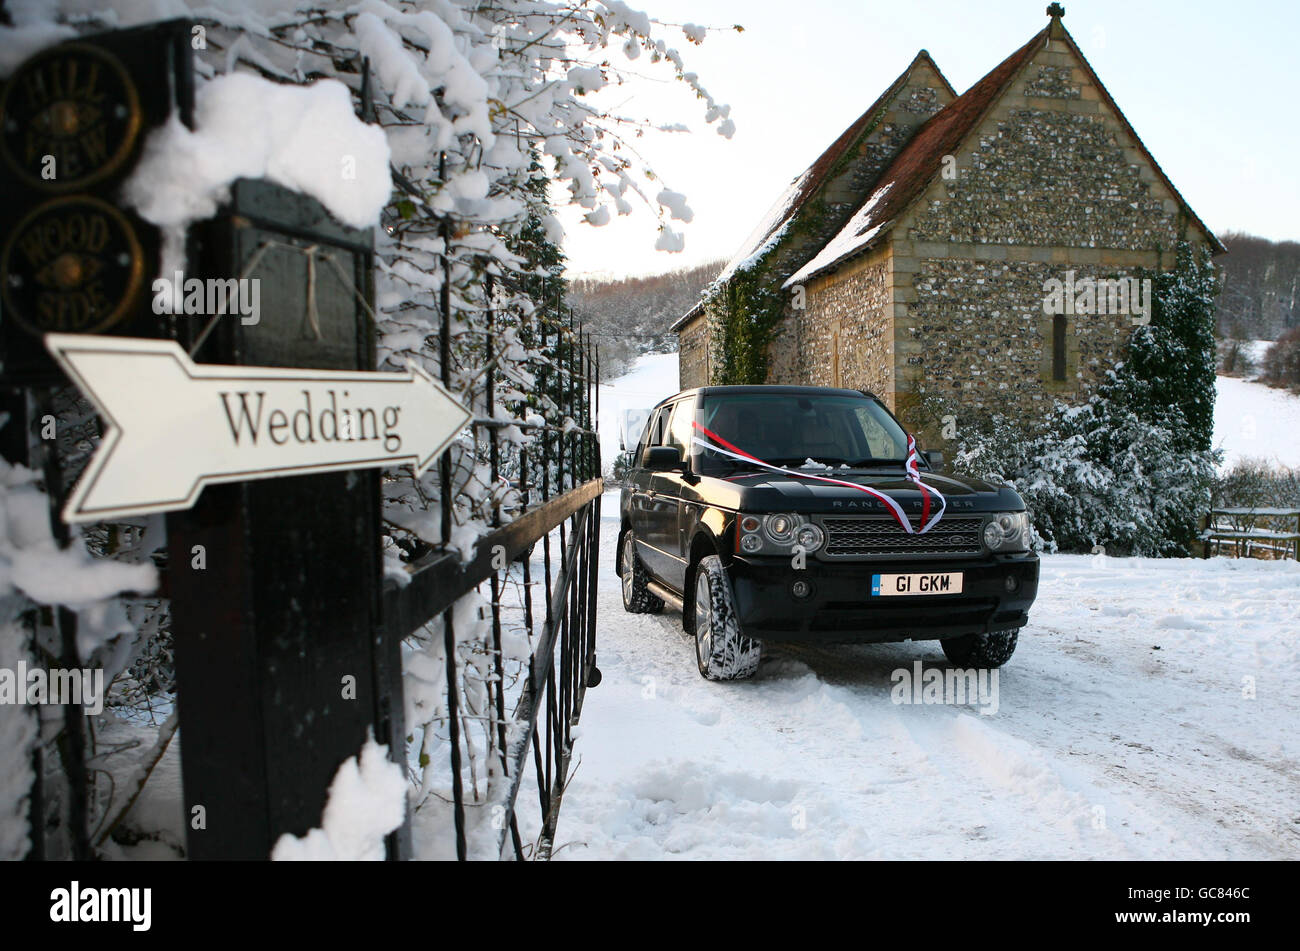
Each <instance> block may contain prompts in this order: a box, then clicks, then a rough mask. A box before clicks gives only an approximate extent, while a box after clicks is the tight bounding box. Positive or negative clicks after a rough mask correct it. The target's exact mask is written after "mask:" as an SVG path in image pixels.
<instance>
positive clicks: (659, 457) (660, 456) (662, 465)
mask: <svg viewBox="0 0 1300 951" xmlns="http://www.w3.org/2000/svg"><path fill="white" fill-rule="evenodd" d="M645 467H646V468H647V469H649V470H650V471H651V472H672V471H673V470H677V471H678V472H680V471H682V469H683V466H682V454H681V453H680V452H678V451H677V450H676V449H674V448H673V447H672V446H651V447H650V448H649V449H647V450H646V451H645Z"/></svg>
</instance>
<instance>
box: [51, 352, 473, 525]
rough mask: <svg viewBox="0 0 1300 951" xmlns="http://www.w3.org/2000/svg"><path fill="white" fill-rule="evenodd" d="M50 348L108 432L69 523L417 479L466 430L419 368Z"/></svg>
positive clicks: (460, 413) (466, 416)
mask: <svg viewBox="0 0 1300 951" xmlns="http://www.w3.org/2000/svg"><path fill="white" fill-rule="evenodd" d="M45 344H46V346H47V347H48V348H49V350H50V352H51V353H52V354H53V355H54V358H55V360H57V361H58V363H59V366H60V367H62V369H63V371H64V372H65V373H66V374H67V375H68V378H69V379H71V380H72V381H73V382H74V383H76V384H77V386H78V388H79V389H80V390H81V392H82V393H84V394H85V395H86V397H87V398H88V399H89V400H90V401H91V402H92V403H93V404H94V406H95V409H96V410H97V411H98V412H99V413H100V415H101V416H102V417H103V418H104V420H105V421H106V423H107V427H106V430H105V432H104V436H103V441H102V442H101V444H100V446H99V448H98V449H97V450H96V452H95V455H94V457H93V458H92V459H91V460H90V464H89V465H88V466H87V467H86V471H85V473H84V474H83V475H82V477H81V479H80V481H79V482H78V483H77V486H76V488H75V489H74V490H73V492H72V495H71V496H70V497H69V499H68V501H67V504H66V505H65V507H64V510H63V518H64V520H65V521H67V522H93V521H100V520H103V519H108V518H119V517H123V516H127V515H145V514H149V513H152V512H171V511H176V510H179V509H187V508H189V507H191V506H192V505H193V504H194V502H195V500H196V499H197V498H198V496H199V493H200V492H201V491H202V490H203V487H204V486H205V485H209V484H214V483H220V482H245V481H249V480H253V479H270V478H275V477H277V476H291V475H306V474H308V473H314V472H332V471H338V470H342V469H365V468H374V467H382V466H396V465H401V464H404V463H410V464H411V465H413V466H414V467H415V471H416V474H417V475H418V474H420V473H423V472H424V471H425V470H426V469H428V468H429V466H431V465H432V464H433V463H434V462H435V461H436V460H437V459H438V457H439V456H441V455H442V453H443V451H444V450H445V449H446V448H447V445H448V444H449V443H450V442H451V440H452V439H453V438H454V437H455V435H456V433H458V432H460V430H461V429H462V428H463V427H464V426H465V425H466V424H467V423H468V422H469V420H470V418H471V416H470V413H469V411H468V410H466V409H465V407H464V406H462V405H461V404H460V403H459V402H458V401H457V400H456V399H455V398H454V397H453V396H452V395H451V394H450V393H448V392H447V391H446V390H445V389H443V387H442V386H440V385H439V384H438V383H437V382H436V381H435V380H434V379H433V378H432V377H430V376H429V375H428V374H427V373H426V372H425V371H424V370H423V369H422V368H420V367H417V366H412V367H411V368H410V369H409V370H408V371H407V372H405V373H375V372H363V371H349V370H296V369H280V368H273V367H247V366H244V367H235V366H213V365H208V364H196V363H194V362H193V361H192V360H191V359H190V358H189V356H188V355H187V354H186V353H185V351H184V350H183V349H181V347H180V345H179V344H178V343H176V341H174V340H145V339H135V338H128V337H92V336H86V335H81V334H46V336H45Z"/></svg>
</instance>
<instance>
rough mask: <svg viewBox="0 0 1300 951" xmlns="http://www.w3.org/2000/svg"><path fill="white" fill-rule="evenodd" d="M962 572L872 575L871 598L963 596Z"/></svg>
mask: <svg viewBox="0 0 1300 951" xmlns="http://www.w3.org/2000/svg"><path fill="white" fill-rule="evenodd" d="M961 577H962V573H961V572H960V571H950V572H947V573H944V574H934V575H932V574H909V575H872V576H871V596H872V597H873V598H884V597H889V596H891V595H904V596H908V597H915V596H917V595H931V594H961Z"/></svg>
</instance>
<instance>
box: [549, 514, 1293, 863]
mask: <svg viewBox="0 0 1300 951" xmlns="http://www.w3.org/2000/svg"><path fill="white" fill-rule="evenodd" d="M602 512H603V515H604V524H603V529H604V551H603V552H602V562H601V576H602V579H603V582H602V585H601V588H600V592H599V597H600V613H599V624H598V631H599V633H598V648H597V649H598V654H599V663H600V667H601V671H602V672H603V674H604V682H603V683H602V684H601V685H600V686H599V687H597V688H595V689H593V690H590V691H589V692H588V694H587V700H586V704H585V706H584V709H583V716H582V724H581V729H580V736H579V739H578V742H577V748H576V753H577V758H578V760H579V763H578V766H577V770H576V774H575V775H574V777H573V779H572V782H571V784H570V786H569V788H568V791H567V792H566V794H565V799H564V807H563V810H562V812H561V816H560V823H559V834H558V837H557V842H556V845H557V854H556V856H555V857H556V858H557V859H564V858H571V859H594V858H716V859H726V858H733V859H734V858H949V859H962V858H1193V859H1195V858H1297V857H1300V755H1298V753H1300V743H1298V742H1297V727H1298V726H1300V677H1298V676H1297V675H1298V674H1300V565H1297V564H1296V563H1294V562H1288V563H1277V562H1272V563H1270V562H1259V561H1249V560H1241V561H1233V560H1226V559H1216V560H1213V561H1208V562H1204V561H1187V560H1181V561H1172V560H1167V561H1154V560H1143V559H1114V558H1111V559H1099V558H1093V557H1089V556H1051V557H1048V558H1046V559H1045V560H1044V566H1043V582H1042V585H1041V588H1040V592H1039V598H1038V602H1037V604H1036V605H1035V608H1034V610H1033V611H1032V612H1031V619H1032V621H1031V626H1030V627H1029V628H1027V629H1026V630H1025V631H1024V632H1023V633H1022V635H1021V642H1020V647H1019V649H1018V651H1017V653H1016V655H1015V657H1014V658H1013V659H1012V660H1011V662H1010V663H1009V664H1008V665H1007V667H1006V668H1005V669H1004V670H1003V671H1002V672H1001V674H1000V678H999V682H998V687H999V691H998V696H997V701H998V705H997V710H996V713H993V714H992V715H983V714H981V713H980V707H979V705H969V706H941V705H919V704H918V705H899V704H895V703H894V702H892V700H891V693H892V689H893V685H894V681H893V678H892V674H893V672H894V671H895V670H898V669H907V670H909V671H910V670H912V667H913V663H914V661H916V660H921V661H923V662H924V665H925V667H926V668H932V667H938V668H940V669H943V668H946V667H947V664H946V662H945V661H944V658H943V655H942V653H941V652H940V651H939V648H938V644H937V643H935V642H923V643H918V644H896V645H875V646H857V647H854V646H849V647H835V648H824V649H822V648H818V649H812V648H806V647H781V648H776V649H773V650H771V651H768V652H767V653H766V654H765V660H764V663H763V666H762V668H761V669H760V672H759V675H758V678H757V679H756V680H755V681H752V682H748V683H737V684H714V683H708V682H706V681H704V680H702V679H701V678H700V677H699V675H698V674H697V673H696V671H695V660H694V655H693V653H692V645H691V642H690V641H689V640H688V639H687V638H686V636H685V635H684V634H682V632H681V628H680V620H679V617H678V616H677V615H676V614H673V613H671V612H668V613H665V614H664V615H661V616H658V617H653V616H645V615H640V616H638V615H628V614H625V613H624V612H623V610H622V605H621V603H620V600H619V589H618V584H617V579H616V578H615V577H614V575H613V572H612V565H613V546H614V537H615V532H616V530H617V521H616V519H617V512H618V497H617V494H616V493H610V494H607V495H606V497H605V499H604V501H603V503H602Z"/></svg>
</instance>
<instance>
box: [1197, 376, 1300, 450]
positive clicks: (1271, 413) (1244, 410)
mask: <svg viewBox="0 0 1300 951" xmlns="http://www.w3.org/2000/svg"><path fill="white" fill-rule="evenodd" d="M1216 386H1217V388H1218V395H1217V397H1216V398H1215V401H1214V445H1215V448H1217V449H1224V450H1226V452H1225V453H1224V458H1223V466H1224V467H1226V468H1231V467H1232V466H1233V464H1235V463H1237V462H1239V461H1241V460H1242V459H1263V460H1265V461H1267V462H1270V463H1272V464H1273V465H1284V466H1290V467H1292V468H1295V467H1297V466H1300V397H1295V396H1292V395H1291V394H1290V393H1288V392H1286V391H1285V390H1278V389H1274V388H1273V387H1269V386H1265V385H1264V384H1263V383H1253V382H1251V381H1248V380H1239V379H1234V378H1233V377H1227V376H1221V377H1217V378H1216Z"/></svg>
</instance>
